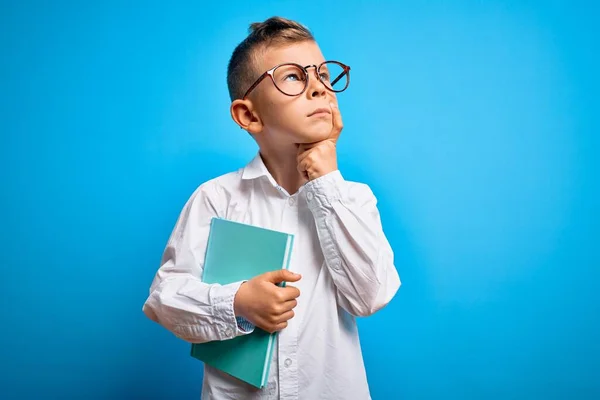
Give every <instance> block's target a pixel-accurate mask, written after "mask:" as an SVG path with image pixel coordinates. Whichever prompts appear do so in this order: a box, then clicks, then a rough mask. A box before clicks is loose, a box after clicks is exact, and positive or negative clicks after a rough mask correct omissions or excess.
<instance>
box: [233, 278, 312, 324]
mask: <svg viewBox="0 0 600 400" xmlns="http://www.w3.org/2000/svg"><path fill="white" fill-rule="evenodd" d="M300 278H301V276H300V275H299V274H295V273H293V272H291V271H289V270H286V269H280V270H276V271H271V272H267V273H265V274H262V275H259V276H257V277H255V278H253V279H250V280H249V281H247V282H244V283H242V285H241V286H240V288H239V289H238V292H237V293H236V295H235V299H234V302H233V305H234V312H235V315H236V316H238V317H244V318H245V319H247V320H248V321H250V322H251V323H253V324H254V325H256V326H258V327H259V328H261V329H263V330H265V331H267V332H269V333H274V332H277V331H280V330H282V329H284V328H285V327H287V325H288V323H287V321H288V320H290V319H292V317H293V316H294V311H293V309H294V307H296V305H297V304H298V301H297V300H296V298H298V296H300V290H298V288H296V287H293V286H289V285H286V286H285V287H280V286H278V285H277V284H278V283H281V282H297V281H299V280H300Z"/></svg>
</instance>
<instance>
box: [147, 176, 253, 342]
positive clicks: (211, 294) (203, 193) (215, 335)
mask: <svg viewBox="0 0 600 400" xmlns="http://www.w3.org/2000/svg"><path fill="white" fill-rule="evenodd" d="M218 199H219V197H218V192H217V187H216V185H215V184H214V182H210V183H208V184H205V185H203V186H201V187H200V188H198V190H197V191H196V192H195V193H194V194H193V195H192V197H191V198H190V199H189V200H188V202H187V203H186V205H185V207H184V209H183V211H182V212H181V215H180V216H179V219H178V221H177V224H176V225H175V228H174V230H173V232H172V234H171V236H170V238H169V241H168V243H167V246H166V248H165V250H164V253H163V256H162V260H161V265H160V268H159V269H158V271H157V273H156V275H155V277H154V280H153V282H152V285H151V287H150V294H149V296H148V298H147V300H146V302H145V303H144V306H143V311H144V313H145V314H146V316H148V318H150V319H151V320H153V321H155V322H157V323H159V324H160V325H162V326H163V327H165V328H166V329H168V330H169V331H171V332H172V333H173V334H175V335H176V336H178V337H179V338H181V339H183V340H186V341H188V342H190V343H203V342H208V341H213V340H225V339H231V338H234V337H236V336H240V335H243V334H246V333H250V332H251V331H252V330H253V326H252V325H247V324H245V321H244V320H243V319H241V318H236V316H235V313H234V307H233V301H234V298H235V294H236V293H237V290H238V289H239V287H240V285H241V284H242V282H236V283H232V284H228V285H218V284H207V283H204V282H202V280H201V277H202V270H203V265H204V253H205V251H206V245H207V240H208V234H209V231H210V221H211V219H212V217H216V216H218V214H219V211H220V204H219V201H218Z"/></svg>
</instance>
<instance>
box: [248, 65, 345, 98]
mask: <svg viewBox="0 0 600 400" xmlns="http://www.w3.org/2000/svg"><path fill="white" fill-rule="evenodd" d="M332 63H333V64H337V65H339V66H340V67H342V68H343V70H344V72H342V73H341V74H340V75H338V76H337V77H336V78H335V79H334V80H333V81H332V82H331V86H333V85H335V84H336V83H337V82H338V81H339V80H340V79H342V77H343V76H344V75H348V79H347V81H346V86H344V88H343V89H341V90H335V89H331V88H329V87H328V86H327V84H326V83H325V82H323V79H322V78H321V73H320V70H321V67H322V66H323V65H325V64H332ZM285 65H291V66H295V67H298V68H299V69H301V70H302V71H304V76H305V78H306V79H305V80H304V89H302V91H301V92H300V93H298V94H287V93H285V92H284V91H283V90H281V89H279V87H278V86H277V84H276V83H275V78H274V77H273V74H274V73H275V70H276V69H277V68H279V67H283V66H285ZM311 67H314V68H315V71H316V74H317V79H318V80H319V82H321V83H322V84H323V86H325V89H327V90H329V91H330V92H334V93H340V92H343V91H344V90H346V89H347V88H348V86H349V85H350V67H349V66H348V65H346V64H344V63H341V62H339V61H334V60H328V61H323V62H322V63H321V64H319V65H318V66H317V65H314V64H312V65H307V66H305V67H303V66H302V65H300V64H296V63H283V64H279V65H276V66H274V67H273V68H271V69H270V70H268V71H265V73H263V74H262V75H261V76H259V77H258V79H257V80H256V81H255V82H254V83H253V84H252V86H250V88H249V89H248V90H247V91H246V93H245V94H244V96H243V97H242V100H246V97H248V95H249V94H250V92H252V91H253V90H254V89H255V88H256V87H257V86H258V85H259V83H261V82H262V81H263V79H265V78H266V77H267V76H269V77H270V78H271V82H273V86H275V88H276V89H277V90H279V91H280V92H281V93H283V94H284V95H286V96H290V97H295V96H300V95H301V94H302V93H304V92H305V91H306V88H308V80H309V79H310V77H309V75H310V74H309V73H308V69H309V68H311Z"/></svg>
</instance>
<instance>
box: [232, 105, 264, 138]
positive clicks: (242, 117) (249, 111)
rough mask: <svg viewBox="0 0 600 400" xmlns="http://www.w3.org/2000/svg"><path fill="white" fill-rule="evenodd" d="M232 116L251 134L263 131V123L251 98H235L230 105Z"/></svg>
mask: <svg viewBox="0 0 600 400" xmlns="http://www.w3.org/2000/svg"><path fill="white" fill-rule="evenodd" d="M230 111H231V118H233V120H234V121H235V123H236V124H238V125H239V126H240V128H242V129H245V130H246V131H248V132H249V133H251V134H253V135H254V134H257V133H260V132H262V129H263V124H262V121H261V120H260V118H259V116H258V113H257V112H256V110H254V107H253V105H252V102H251V101H250V100H240V99H237V100H234V101H233V102H232V103H231V107H230Z"/></svg>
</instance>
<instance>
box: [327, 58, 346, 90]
mask: <svg viewBox="0 0 600 400" xmlns="http://www.w3.org/2000/svg"><path fill="white" fill-rule="evenodd" d="M319 73H320V74H321V80H322V81H323V83H325V85H326V86H327V87H329V89H331V90H333V91H334V92H341V91H343V90H345V89H346V88H347V87H348V83H350V72H349V71H348V72H346V71H345V70H344V67H343V66H342V65H341V64H339V63H337V62H333V61H328V62H326V63H325V64H323V65H322V66H321V69H320V70H319Z"/></svg>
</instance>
